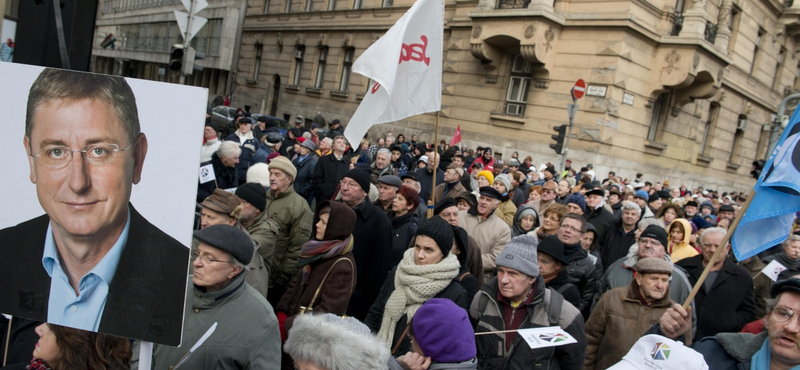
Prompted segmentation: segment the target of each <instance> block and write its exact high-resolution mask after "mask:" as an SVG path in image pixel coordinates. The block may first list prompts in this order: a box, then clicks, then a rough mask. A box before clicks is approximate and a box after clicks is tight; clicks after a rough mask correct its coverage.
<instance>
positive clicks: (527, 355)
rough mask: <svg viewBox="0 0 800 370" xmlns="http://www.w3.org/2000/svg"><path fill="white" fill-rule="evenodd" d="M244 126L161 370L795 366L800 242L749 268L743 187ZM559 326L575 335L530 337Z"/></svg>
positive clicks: (134, 363) (157, 362)
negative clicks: (663, 363)
mask: <svg viewBox="0 0 800 370" xmlns="http://www.w3.org/2000/svg"><path fill="white" fill-rule="evenodd" d="M233 124H234V126H235V127H236V129H235V131H233V132H220V130H219V128H218V127H215V126H214V125H212V124H210V123H209V124H207V126H206V127H205V134H204V139H203V144H202V157H201V159H200V162H201V165H202V166H209V167H210V168H212V169H213V172H214V175H215V176H214V179H213V180H210V181H203V180H202V179H201V180H200V181H198V193H197V194H198V195H197V202H198V208H199V214H200V220H199V221H200V222H198V225H199V230H196V231H195V232H194V243H193V246H192V254H191V256H192V262H191V266H192V272H191V275H190V276H191V279H190V284H189V289H188V292H187V302H186V308H185V319H184V320H185V321H184V329H183V345H181V347H170V346H165V345H155V350H154V353H153V358H152V361H153V366H154V368H157V369H163V368H168V367H169V368H172V366H175V365H177V364H178V363H179V362H182V361H184V365H183V366H185V368H192V369H203V368H206V369H211V368H213V369H243V368H253V369H278V368H282V369H293V368H295V369H301V370H305V369H328V370H334V369H406V370H411V369H530V368H537V369H538V368H542V369H584V370H590V369H598V370H599V369H607V368H646V365H645V364H644V363H643V362H642V361H645V360H644V359H642V356H640V355H641V353H643V352H642V351H643V348H644V347H645V346H646V344H640V343H650V342H648V341H653V338H654V337H656V338H663V339H660V340H661V342H658V345H663V344H664V343H669V345H670V346H672V347H674V351H675V352H676V353H677V352H678V351H679V350H686V351H690V352H691V351H692V350H694V351H696V352H699V353H700V354H702V355H703V356H704V358H705V363H703V361H698V362H695V363H694V365H689V366H688V367H687V366H686V364H688V363H690V361H689V359H697V358H700V357H692V356H691V355H686V356H684V357H683V358H684V359H685V360H686V361H685V362H683V363H682V364H683V366H682V367H683V368H686V370H688V369H695V368H696V369H701V368H703V367H702V365H705V364H706V363H707V365H708V367H706V368H711V369H738V368H739V367H738V366H739V365H740V364H746V366H751V367H750V368H752V369H789V368H792V367H793V366H797V365H800V321H795V317H794V316H795V315H794V314H795V313H796V312H800V279H797V278H795V275H797V274H800V236H798V235H800V229H798V228H795V229H794V230H795V233H794V234H792V235H790V236H789V238H788V239H787V240H786V241H785V242H784V243H782V245H781V246H776V248H772V249H771V250H769V251H767V252H764V253H763V254H762V255H760V256H755V257H752V258H750V259H747V260H745V261H735V260H734V259H733V257H732V256H729V253H728V252H729V250H730V246H729V245H723V244H722V240H723V238H724V237H725V235H726V234H727V233H728V230H727V229H728V227H730V225H731V224H732V222H733V220H734V219H735V217H736V216H737V215H738V213H739V212H740V211H741V205H743V204H744V202H745V201H746V194H743V193H738V192H735V191H733V192H720V191H716V190H712V189H705V188H702V187H697V188H694V189H689V188H687V187H686V186H685V185H678V184H674V183H673V184H671V183H670V182H669V181H667V180H663V181H659V179H647V180H646V179H644V176H643V175H642V174H636V176H635V177H633V178H632V179H629V178H623V177H621V176H617V175H616V173H615V172H614V171H610V172H609V173H608V175H607V176H606V177H605V178H602V179H601V177H603V176H601V175H598V174H597V173H596V172H595V170H594V166H593V165H592V164H586V166H585V167H582V168H579V169H576V168H573V167H572V162H571V161H569V160H567V161H566V167H565V168H563V169H562V168H559V169H556V168H555V166H554V165H552V164H551V163H549V162H547V161H545V162H546V163H544V164H542V165H539V166H537V165H535V164H534V163H533V158H532V157H531V156H527V157H525V158H524V159H521V157H520V156H519V155H518V153H516V152H515V153H513V154H512V155H511V158H509V159H507V160H503V159H501V158H497V157H495V156H494V153H493V151H492V149H491V148H490V147H478V148H476V149H474V150H473V149H468V148H465V147H464V148H459V147H456V146H453V147H451V146H449V145H447V144H446V143H445V142H444V141H442V142H440V143H435V144H432V145H429V144H427V143H425V142H421V141H419V140H418V138H417V136H416V135H412V136H411V137H410V138H408V139H406V137H405V136H404V135H403V134H398V135H397V136H396V137H395V136H394V135H393V134H391V133H388V134H386V135H385V136H383V137H380V138H371V140H370V139H367V138H365V139H364V140H363V141H362V142H360V143H352V144H355V145H352V146H351V143H348V142H347V140H346V139H345V138H344V137H343V135H342V133H343V127H342V123H341V122H340V121H339V120H333V121H332V122H330V124H329V125H328V124H324V123H322V124H320V123H318V122H315V123H314V124H313V125H311V126H310V128H309V129H307V128H306V122H305V119H304V118H303V117H300V116H298V117H297V119H295V121H294V124H295V125H294V127H293V128H291V129H290V130H288V131H287V132H286V133H285V134H281V132H280V129H279V128H278V127H276V126H270V122H268V121H267V120H261V119H260V118H259V120H256V121H253V120H252V119H251V118H249V117H247V116H246V115H244V114H243V115H242V116H237V117H236V118H235V120H234V123H233ZM325 126H328V127H327V129H326V127H325ZM653 180H655V181H653ZM434 183H435V187H434ZM719 248H722V249H724V250H723V256H725V257H724V258H721V259H718V260H717V261H715V262H714V264H713V266H712V268H711V272H710V273H709V274H708V277H707V278H705V281H704V282H703V283H702V286H701V288H700V289H699V292H698V293H697V295H696V296H695V297H694V299H693V300H692V301H691V304H690V305H689V309H687V310H684V308H683V307H682V306H681V305H682V304H683V303H684V301H686V300H687V298H688V297H689V293H690V291H691V290H692V287H693V286H694V285H695V284H696V283H697V282H698V280H700V275H701V274H702V272H703V270H704V268H705V267H706V265H708V264H709V263H710V261H711V256H712V255H713V254H714V253H715V252H716V251H717V249H719ZM771 261H778V262H779V263H780V264H781V265H783V266H784V267H785V271H783V272H782V273H781V274H780V276H779V277H778V279H777V282H773V280H771V279H770V278H768V277H767V276H765V275H764V274H762V273H761V271H762V269H763V268H764V267H765V264H766V263H769V262H771ZM212 324H213V325H218V326H217V329H216V331H215V332H214V334H213V335H212V336H211V337H209V339H208V340H206V341H205V342H204V343H203V345H202V346H200V347H199V349H198V351H197V352H195V353H194V354H193V355H192V356H188V357H187V356H186V353H187V351H188V348H189V347H191V346H192V345H194V344H195V343H196V342H197V340H198V339H199V338H200V337H201V336H202V335H203V334H204V333H206V332H207V330H208V329H209V328H210V327H211V326H212ZM553 326H557V327H560V328H561V329H562V330H563V331H564V332H566V334H567V335H568V336H569V337H571V338H572V339H574V341H573V342H572V343H570V344H566V345H558V346H553V347H532V346H529V345H528V344H527V343H526V341H525V339H524V338H523V337H522V335H521V334H520V333H519V331H521V330H524V329H530V328H539V327H553ZM45 329H46V327H45V328H44V329H41V330H39V329H37V332H43V333H47V331H46V330H45ZM743 331H744V332H743ZM40 335H41V337H42V339H41V340H44V338H45V335H43V334H40ZM657 336H660V337H657ZM667 338H669V339H667ZM57 340H58V339H56V341H57ZM673 340H675V341H677V342H675V341H673ZM139 346H140V342H138V341H136V342H134V343H133V351H132V360H131V363H130V367H131V368H134V369H135V368H138V364H139V362H140V359H139V358H138V350H139ZM38 348H41V347H37V351H39V352H35V353H34V355H35V356H36V355H37V353H38V354H41V353H42V351H41V350H40V349H38ZM647 350H650V351H651V352H652V355H651V356H650V358H649V360H647V361H650V360H653V359H656V357H655V356H656V355H655V354H656V352H657V351H654V350H653V348H652V346H651V348H644V351H647ZM128 351H129V352H130V349H128ZM637 351H638V352H637ZM120 353H127V352H120ZM668 356H669V355H667V357H668ZM644 357H647V356H644ZM41 359H45V358H41ZM45 360H46V359H45ZM51 361H55V363H51V364H50V365H53V368H55V369H66V368H67V367H64V366H61V367H59V366H58V363H59V362H58V361H59V359H58V357H56V359H54V360H51ZM626 364H627V365H626ZM751 364H752V365H751ZM29 366H30V365H29ZM625 366H628V367H625ZM631 366H632V367H631ZM677 366H678V365H675V367H664V368H678V367H677ZM101 368H111V367H101ZM3 369H5V368H3Z"/></svg>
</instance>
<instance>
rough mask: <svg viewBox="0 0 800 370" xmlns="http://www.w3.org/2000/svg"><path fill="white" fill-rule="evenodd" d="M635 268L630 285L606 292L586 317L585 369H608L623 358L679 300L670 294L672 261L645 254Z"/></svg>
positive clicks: (689, 339) (689, 338)
mask: <svg viewBox="0 0 800 370" xmlns="http://www.w3.org/2000/svg"><path fill="white" fill-rule="evenodd" d="M634 271H635V272H634V275H633V280H632V281H631V283H630V284H629V285H628V286H626V287H619V288H614V289H612V290H609V291H608V292H606V293H605V294H603V297H602V298H600V301H599V302H597V305H596V306H595V308H594V310H593V311H592V314H591V316H589V319H588V320H587V321H586V339H587V340H588V341H589V345H588V347H587V349H586V362H585V363H584V366H583V368H584V370H590V369H597V370H602V369H607V368H609V367H611V365H614V364H616V363H617V362H619V361H620V360H622V357H623V356H625V354H626V353H627V352H628V350H630V348H631V347H633V345H634V344H635V343H636V341H637V340H638V339H639V337H641V336H642V335H644V334H645V333H647V331H648V330H649V329H650V327H652V326H653V325H654V324H657V323H658V319H659V318H661V315H663V314H664V312H666V311H667V309H668V308H670V307H672V304H674V303H675V301H673V300H672V299H670V297H669V278H670V276H671V275H672V266H671V265H670V263H669V262H667V261H665V260H664V259H661V258H642V259H640V260H639V261H638V262H636V265H635V266H634ZM689 334H691V332H689ZM686 339H687V344H689V343H691V335H689V336H688V337H687V338H686Z"/></svg>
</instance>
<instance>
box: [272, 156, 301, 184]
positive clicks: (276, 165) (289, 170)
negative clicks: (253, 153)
mask: <svg viewBox="0 0 800 370" xmlns="http://www.w3.org/2000/svg"><path fill="white" fill-rule="evenodd" d="M269 168H270V169H275V170H281V171H283V172H284V173H285V174H287V175H289V177H291V178H292V182H294V179H295V177H297V168H295V167H294V165H293V164H292V161H290V160H289V158H286V157H284V156H279V157H275V158H273V159H272V162H270V163H269Z"/></svg>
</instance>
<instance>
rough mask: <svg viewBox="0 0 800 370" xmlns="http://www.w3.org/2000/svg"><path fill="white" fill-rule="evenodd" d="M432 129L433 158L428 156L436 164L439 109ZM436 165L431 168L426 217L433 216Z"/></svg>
mask: <svg viewBox="0 0 800 370" xmlns="http://www.w3.org/2000/svg"><path fill="white" fill-rule="evenodd" d="M433 127H434V129H433V158H429V162H430V161H432V162H433V164H434V165H438V163H436V158H437V157H438V155H439V150H438V147H437V145H439V111H438V110H437V111H436V123H435V124H434V126H433ZM436 167H438V166H435V167H434V168H433V181H431V183H432V184H433V189H432V190H431V197H430V199H428V218H431V217H433V197H434V195H436V169H437V168H436Z"/></svg>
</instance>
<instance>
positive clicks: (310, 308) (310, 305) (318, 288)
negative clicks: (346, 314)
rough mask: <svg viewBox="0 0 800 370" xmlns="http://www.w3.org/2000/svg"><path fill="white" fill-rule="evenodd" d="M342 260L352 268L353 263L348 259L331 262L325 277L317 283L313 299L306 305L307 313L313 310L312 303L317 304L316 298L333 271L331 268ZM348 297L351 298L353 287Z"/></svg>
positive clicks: (343, 258)
mask: <svg viewBox="0 0 800 370" xmlns="http://www.w3.org/2000/svg"><path fill="white" fill-rule="evenodd" d="M342 260H345V261H347V262H349V263H350V265H351V267H352V265H353V261H350V259H348V258H347V257H342V258H339V259H338V260H336V261H335V262H333V264H332V265H331V267H330V268H329V269H328V272H326V273H325V276H323V277H322V281H321V282H320V283H319V286H318V287H317V291H316V292H314V297H312V298H311V303H309V304H308V309H307V310H308V311H312V310H313V309H314V303H316V302H317V296H319V291H320V290H322V287H323V286H324V285H325V280H327V279H328V275H329V274H330V273H331V270H333V267H334V266H336V264H337V263H339V261H342ZM350 295H351V296H352V295H353V286H352V285H351V287H350ZM345 311H347V308H345Z"/></svg>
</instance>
